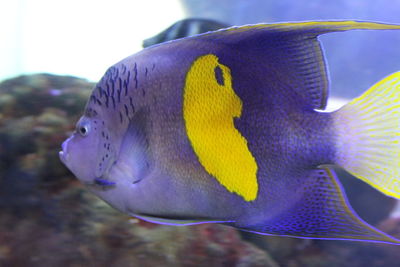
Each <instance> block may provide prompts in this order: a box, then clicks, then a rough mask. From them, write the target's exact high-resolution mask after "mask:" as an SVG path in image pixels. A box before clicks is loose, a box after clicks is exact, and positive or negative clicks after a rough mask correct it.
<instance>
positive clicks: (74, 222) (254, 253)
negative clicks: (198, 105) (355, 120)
mask: <svg viewBox="0 0 400 267" xmlns="http://www.w3.org/2000/svg"><path fill="white" fill-rule="evenodd" d="M0 10H1V16H0V36H1V39H0V81H1V82H0V266H290V267H298V266H397V265H398V263H399V262H400V253H398V252H399V249H400V248H399V247H397V246H393V245H386V244H373V243H361V242H345V241H341V242H340V241H321V240H302V239H293V238H284V237H271V236H261V235H254V234H249V233H243V232H239V231H237V230H235V229H233V228H229V227H226V226H222V225H210V224H205V225H198V226H188V227H172V226H160V225H154V224H151V223H147V222H143V221H140V220H137V219H134V218H130V217H129V216H126V215H123V214H120V213H119V212H117V211H115V210H113V209H112V208H110V207H109V206H108V205H107V204H105V203H104V202H103V201H101V200H98V199H97V198H96V197H94V196H93V195H92V194H90V193H89V192H88V191H87V190H86V189H85V188H83V186H82V185H81V184H80V183H79V182H78V181H77V180H76V179H75V178H74V177H73V176H72V175H71V173H69V172H68V171H67V170H66V168H65V167H64V166H63V165H62V164H61V163H60V162H59V159H58V151H59V149H60V144H61V142H62V141H63V140H64V139H65V138H66V137H67V136H68V134H69V133H70V132H71V131H72V130H73V129H74V125H75V122H76V121H77V119H78V118H79V116H80V115H81V112H82V111H83V107H84V104H85V102H86V100H87V97H88V96H89V94H90V91H91V88H92V87H93V85H94V83H95V82H97V81H98V80H99V79H100V78H101V76H102V75H103V73H104V72H105V70H106V69H107V68H108V67H109V66H111V65H112V64H114V63H116V62H117V61H119V60H121V59H122V58H124V57H126V56H128V55H131V54H133V53H135V52H137V51H139V50H140V49H142V44H143V41H144V40H145V39H148V38H150V37H152V36H155V35H156V34H158V33H159V32H161V31H163V30H165V29H166V28H168V27H169V26H170V25H172V24H173V23H175V22H177V21H179V20H182V19H184V18H202V19H210V20H214V21H217V22H219V23H220V24H224V25H242V24H253V23H261V22H266V23H273V22H282V21H308V20H326V19H340V20H342V19H356V20H369V21H370V20H371V21H381V22H389V23H400V15H399V14H400V1H392V0H351V1H349V0H337V1H323V0H279V1H278V0H276V1H273V0H218V1H214V0H197V1H196V0H181V1H178V0H168V1H163V0H159V1H157V0H146V1H141V0H137V1H123V0H113V1H101V0H98V1H93V0H86V1H77V0H69V1H62V0H59V1H50V0H2V1H1V2H0ZM196 27H197V26H196ZM197 30H198V29H197V28H193V29H187V30H186V31H185V32H188V33H190V32H196V31H197ZM320 40H321V41H322V45H323V47H324V50H325V56H326V59H327V64H328V68H329V72H330V80H331V91H330V95H331V97H332V99H334V101H331V102H330V106H331V108H335V107H338V106H340V105H341V104H343V103H345V102H346V101H348V100H349V99H351V98H353V97H356V96H358V95H359V94H361V93H362V92H363V91H365V90H366V89H367V88H368V87H369V86H371V85H372V84H373V83H375V82H377V81H378V80H380V79H382V78H383V77H385V76H386V75H388V74H390V73H393V72H396V71H398V70H400V32H398V31H351V32H345V33H333V34H329V35H324V36H321V37H320ZM338 172H339V173H338V174H339V176H340V178H341V181H342V183H343V184H344V187H345V190H346V193H347V195H348V197H349V198H350V202H351V204H352V206H353V208H354V209H355V210H356V211H357V213H358V214H359V215H360V216H361V217H362V218H363V219H365V220H367V221H368V222H370V223H372V224H374V225H375V226H377V227H378V228H380V229H383V230H384V231H385V232H387V233H389V234H392V235H394V236H395V237H397V238H400V218H399V216H400V213H399V212H398V209H396V205H397V202H396V201H395V200H394V199H391V198H388V197H385V196H383V195H382V194H380V193H378V192H376V191H375V190H374V189H371V188H370V187H368V186H367V185H365V184H363V183H361V182H359V181H358V180H356V179H354V178H353V177H351V176H350V175H349V174H347V173H344V172H343V171H340V170H339V171H338Z"/></svg>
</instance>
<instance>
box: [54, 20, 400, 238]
mask: <svg viewBox="0 0 400 267" xmlns="http://www.w3.org/2000/svg"><path fill="white" fill-rule="evenodd" d="M353 29H376V30H383V29H400V26H399V25H390V24H380V23H370V22H355V21H342V22H305V23H281V24H259V25H251V26H242V27H233V28H228V29H223V30H219V31H215V32H209V33H206V34H200V35H196V36H193V37H189V38H184V39H180V40H176V41H170V42H166V43H163V44H159V45H155V46H152V47H149V48H146V49H144V50H142V51H141V52H139V53H137V54H135V55H132V56H130V57H128V58H126V59H124V60H122V61H121V62H119V63H117V64H115V65H114V66H112V67H111V68H110V69H109V70H108V71H107V72H106V74H105V75H104V77H103V78H102V80H101V81H100V82H99V83H98V84H97V86H96V87H95V89H94V91H93V93H92V95H91V97H90V99H89V101H88V103H87V106H86V110H85V113H84V115H83V116H82V118H81V119H80V121H79V122H78V124H77V128H76V131H75V133H74V134H73V135H72V136H71V137H70V138H69V139H68V140H67V141H65V142H64V144H63V151H62V152H60V157H61V160H62V161H63V162H64V163H65V165H66V166H67V167H68V168H69V169H70V170H71V171H72V172H73V173H74V174H75V175H76V177H77V178H78V179H80V180H81V181H82V182H83V183H84V184H86V185H87V186H88V188H89V189H90V190H91V191H92V192H94V193H95V194H96V195H98V196H99V197H101V198H102V199H104V200H105V201H106V202H108V203H109V204H110V205H112V206H114V207H115V208H117V209H119V210H121V211H122V212H125V213H128V214H131V215H133V216H137V217H139V218H144V219H146V220H150V221H154V222H158V223H169V224H180V225H187V224H195V223H202V222H218V223H224V224H227V225H231V226H234V227H237V228H239V229H243V230H247V231H252V232H257V233H261V234H272V235H284V236H293V237H302V238H323V239H344V240H361V241H375V242H387V243H392V244H400V241H399V240H397V239H395V238H393V237H390V236H388V235H387V234H385V233H382V232H381V231H379V230H377V229H375V228H374V227H372V226H371V225H369V224H367V223H366V222H364V221H363V220H362V219H361V218H359V217H358V216H357V215H356V214H355V212H354V211H353V210H352V209H351V207H350V206H349V203H348V201H347V199H346V196H345V194H344V192H343V189H342V187H341V185H340V184H339V181H338V179H337V178H336V177H335V173H334V171H333V169H332V167H333V166H334V165H337V166H340V167H342V168H344V169H345V170H347V171H349V172H350V173H352V174H353V175H354V176H356V177H358V178H360V179H361V180H363V181H365V182H366V183H368V184H370V185H371V186H373V187H375V188H376V189H377V190H379V191H381V192H383V193H385V194H387V195H389V196H392V197H395V198H400V184H399V181H400V163H399V159H400V157H399V153H400V136H399V135H400V126H399V125H400V116H399V115H400V114H399V112H400V72H398V73H394V74H392V75H390V76H388V77H387V78H385V79H383V80H382V81H380V82H379V83H377V84H376V85H374V86H372V87H371V88H370V89H369V90H368V91H367V92H366V93H365V94H363V95H362V96H360V97H359V98H356V99H354V100H353V101H351V102H350V103H348V104H347V105H345V106H344V107H343V108H341V109H340V110H338V111H335V112H332V113H328V112H321V110H323V109H324V108H325V106H326V103H327V97H328V78H327V70H326V66H325V61H324V56H323V52H322V50H321V46H320V43H319V41H318V36H319V35H320V34H324V33H330V32H341V31H346V30H353ZM399 45H400V44H399Z"/></svg>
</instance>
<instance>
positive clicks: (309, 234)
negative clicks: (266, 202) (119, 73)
mask: <svg viewBox="0 0 400 267" xmlns="http://www.w3.org/2000/svg"><path fill="white" fill-rule="evenodd" d="M303 180H304V181H305V183H304V186H303V188H302V190H303V191H304V194H303V197H302V198H301V200H299V201H297V202H296V204H295V205H293V206H292V207H291V208H290V209H289V210H287V211H285V212H284V213H282V214H281V215H280V216H276V217H275V218H273V219H271V220H268V221H266V222H265V223H263V224H258V225H250V226H247V227H245V229H244V230H247V231H251V232H257V233H261V234H271V235H284V236H292V237H300V238H314V239H337V240H353V241H369V242H384V243H390V244H396V245H400V240H397V239H395V238H393V237H391V236H389V235H387V234H385V233H383V232H381V231H379V230H378V229H376V228H374V227H373V226H371V225H369V224H368V223H366V222H364V221H363V220H362V219H361V218H359V217H358V216H357V215H356V213H355V212H354V211H353V210H352V208H351V207H350V205H349V203H348V201H347V199H346V196H345V195H344V192H343V190H342V188H341V186H340V184H339V182H338V180H337V178H336V176H335V174H334V172H333V170H331V169H329V168H323V169H316V170H312V171H310V172H309V173H308V177H305V179H303Z"/></svg>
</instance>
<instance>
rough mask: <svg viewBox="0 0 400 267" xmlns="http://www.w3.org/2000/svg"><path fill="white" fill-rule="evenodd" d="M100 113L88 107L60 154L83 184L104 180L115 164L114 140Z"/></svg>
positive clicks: (65, 163) (64, 143)
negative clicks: (99, 179)
mask: <svg viewBox="0 0 400 267" xmlns="http://www.w3.org/2000/svg"><path fill="white" fill-rule="evenodd" d="M100 114H101V113H100V110H97V111H96V109H95V108H91V107H87V108H86V111H85V114H84V115H83V116H82V117H81V118H80V120H79V121H78V122H77V124H76V128H75V131H74V132H73V134H72V135H71V136H70V137H69V138H68V139H67V140H65V141H64V142H63V144H62V151H60V152H59V156H60V159H61V161H62V162H63V163H64V165H65V166H66V167H67V168H68V169H69V170H70V171H71V172H72V173H73V174H74V175H75V176H76V177H77V178H78V179H79V180H80V181H81V182H83V183H84V184H93V183H94V182H95V181H96V179H98V178H101V177H103V176H104V175H105V174H106V173H107V172H108V171H109V169H110V168H111V166H112V164H113V163H114V162H115V149H114V146H113V143H112V140H111V139H112V137H111V134H110V131H109V130H108V127H107V123H106V120H103V119H102V117H101V116H100Z"/></svg>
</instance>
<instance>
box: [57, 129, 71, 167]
mask: <svg viewBox="0 0 400 267" xmlns="http://www.w3.org/2000/svg"><path fill="white" fill-rule="evenodd" d="M71 138H72V136H71V137H69V138H68V139H67V140H65V141H64V142H63V143H62V144H61V151H60V152H58V156H59V157H60V160H61V162H62V163H64V164H65V165H67V161H68V142H69V141H70V140H71Z"/></svg>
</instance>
